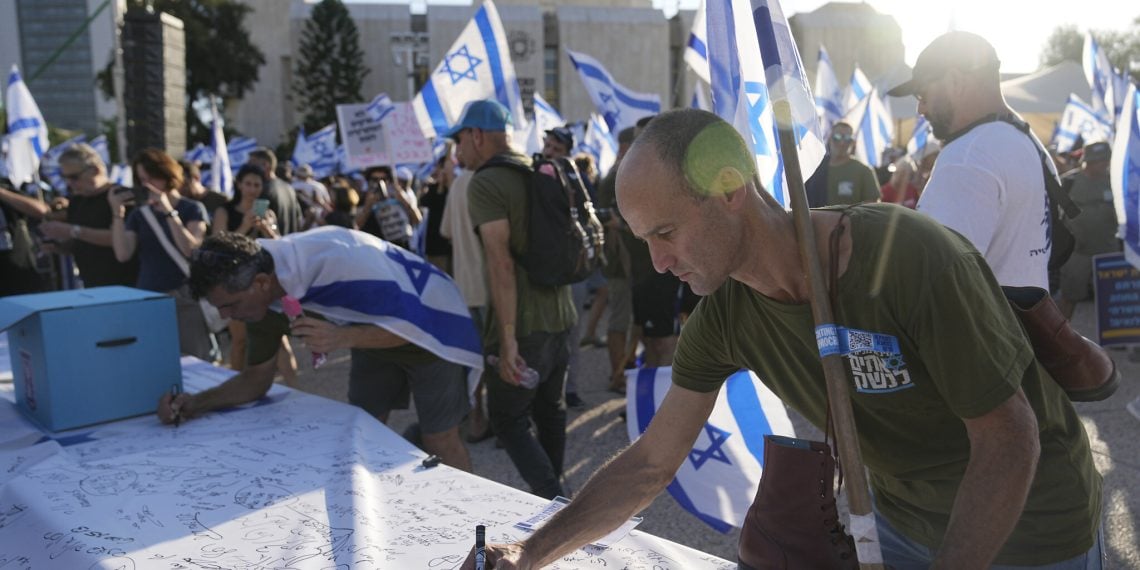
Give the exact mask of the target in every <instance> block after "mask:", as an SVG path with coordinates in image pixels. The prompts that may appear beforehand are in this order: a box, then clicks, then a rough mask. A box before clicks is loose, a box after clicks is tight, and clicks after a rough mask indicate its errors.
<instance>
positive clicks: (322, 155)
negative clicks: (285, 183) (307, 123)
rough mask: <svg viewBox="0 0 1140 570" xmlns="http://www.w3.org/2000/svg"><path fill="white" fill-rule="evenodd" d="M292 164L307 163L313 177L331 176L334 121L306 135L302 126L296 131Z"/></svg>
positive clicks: (333, 171)
mask: <svg viewBox="0 0 1140 570" xmlns="http://www.w3.org/2000/svg"><path fill="white" fill-rule="evenodd" d="M393 108H395V107H393ZM293 164H295V165H297V166H300V165H302V164H308V165H309V166H310V167H312V169H313V177H314V178H326V177H328V176H332V175H333V174H334V173H335V172H336V167H337V154H336V123H332V124H330V125H328V126H326V127H325V128H323V129H321V130H319V131H317V132H315V133H313V134H312V135H308V136H306V135H305V127H303V126H302V127H301V130H300V131H298V132H297V143H296V144H295V145H293Z"/></svg>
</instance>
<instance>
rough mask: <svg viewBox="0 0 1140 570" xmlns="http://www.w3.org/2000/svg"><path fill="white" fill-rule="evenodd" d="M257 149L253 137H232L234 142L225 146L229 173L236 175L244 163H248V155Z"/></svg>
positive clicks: (255, 140)
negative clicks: (228, 158) (228, 160)
mask: <svg viewBox="0 0 1140 570" xmlns="http://www.w3.org/2000/svg"><path fill="white" fill-rule="evenodd" d="M257 147H258V144H257V139H255V138H253V137H234V140H232V141H230V142H229V144H227V145H226V149H227V154H228V155H229V157H230V169H231V172H234V173H237V171H238V169H239V168H241V167H243V166H245V163H247V162H249V153H251V152H253V151H255V150H257Z"/></svg>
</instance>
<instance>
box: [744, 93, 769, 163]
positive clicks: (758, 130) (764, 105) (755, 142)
mask: <svg viewBox="0 0 1140 570" xmlns="http://www.w3.org/2000/svg"><path fill="white" fill-rule="evenodd" d="M744 93H745V94H746V95H747V101H748V123H749V126H750V127H752V149H753V152H755V153H756V154H762V155H765V156H768V155H770V154H772V149H771V147H769V146H768V137H765V136H763V135H762V133H764V132H765V131H766V130H767V128H766V126H765V122H764V121H763V120H762V117H763V115H764V111H766V110H767V109H768V88H767V87H766V86H765V85H762V84H760V83H756V82H754V81H746V82H744Z"/></svg>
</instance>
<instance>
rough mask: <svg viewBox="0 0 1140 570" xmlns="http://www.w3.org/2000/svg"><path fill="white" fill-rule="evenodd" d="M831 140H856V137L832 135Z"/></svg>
mask: <svg viewBox="0 0 1140 570" xmlns="http://www.w3.org/2000/svg"><path fill="white" fill-rule="evenodd" d="M831 140H833V141H835V142H851V141H853V140H855V137H854V136H852V135H831Z"/></svg>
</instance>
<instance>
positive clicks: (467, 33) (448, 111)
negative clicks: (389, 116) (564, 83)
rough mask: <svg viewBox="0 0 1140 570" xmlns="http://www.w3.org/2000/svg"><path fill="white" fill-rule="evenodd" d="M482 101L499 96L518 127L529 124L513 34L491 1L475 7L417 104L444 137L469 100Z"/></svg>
mask: <svg viewBox="0 0 1140 570" xmlns="http://www.w3.org/2000/svg"><path fill="white" fill-rule="evenodd" d="M481 99H495V100H497V101H498V102H500V103H502V104H503V106H505V107H506V108H507V109H508V110H510V112H511V118H512V120H513V121H514V128H515V129H516V130H522V129H523V127H525V126H526V118H525V116H524V115H523V105H522V96H521V95H520V92H519V83H518V77H517V76H516V75H515V65H514V63H512V62H511V50H510V46H509V44H508V43H507V35H506V32H504V31H503V23H502V21H500V20H499V12H498V10H496V9H495V4H494V2H492V1H491V0H484V2H483V5H482V6H480V7H479V9H478V10H476V11H475V16H474V17H473V18H471V22H470V23H469V24H467V27H466V28H464V29H463V32H462V33H461V34H459V37H458V38H457V39H456V40H455V43H454V44H452V45H451V48H450V49H448V50H447V53H446V54H445V55H444V56H443V61H441V62H440V63H439V65H437V66H436V68H435V70H434V71H432V72H431V76H430V77H429V79H428V82H427V83H425V84H424V86H423V89H421V90H420V92H419V93H417V94H416V98H415V100H414V101H413V102H412V104H413V106H414V107H415V110H416V119H417V120H418V121H419V122H420V127H421V128H422V129H423V131H424V133H425V134H426V135H427V136H434V137H442V136H443V135H444V134H446V133H447V131H448V130H449V129H450V128H451V125H453V124H455V122H456V121H458V120H459V116H460V115H461V114H462V113H463V108H464V107H465V106H466V105H467V103H469V102H471V101H478V100H481Z"/></svg>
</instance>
